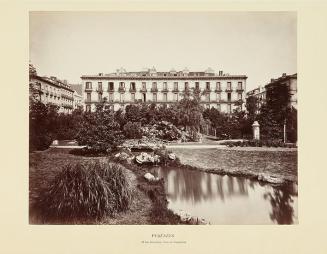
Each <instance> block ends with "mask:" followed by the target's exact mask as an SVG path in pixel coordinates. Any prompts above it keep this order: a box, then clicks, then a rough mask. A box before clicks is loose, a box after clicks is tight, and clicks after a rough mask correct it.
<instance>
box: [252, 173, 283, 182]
mask: <svg viewBox="0 0 327 254" xmlns="http://www.w3.org/2000/svg"><path fill="white" fill-rule="evenodd" d="M258 180H259V181H263V182H268V183H274V184H282V183H284V180H283V179H282V178H279V177H276V176H271V175H267V174H264V173H261V174H259V175H258Z"/></svg>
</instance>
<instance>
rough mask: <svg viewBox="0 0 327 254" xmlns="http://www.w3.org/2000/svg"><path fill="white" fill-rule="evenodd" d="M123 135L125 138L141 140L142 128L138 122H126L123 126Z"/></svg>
mask: <svg viewBox="0 0 327 254" xmlns="http://www.w3.org/2000/svg"><path fill="white" fill-rule="evenodd" d="M124 135H125V137H126V138H142V128H141V123H140V122H128V123H126V124H125V125H124Z"/></svg>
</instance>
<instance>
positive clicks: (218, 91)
mask: <svg viewBox="0 0 327 254" xmlns="http://www.w3.org/2000/svg"><path fill="white" fill-rule="evenodd" d="M222 91H223V90H221V88H216V90H215V92H216V93H221V92H222Z"/></svg>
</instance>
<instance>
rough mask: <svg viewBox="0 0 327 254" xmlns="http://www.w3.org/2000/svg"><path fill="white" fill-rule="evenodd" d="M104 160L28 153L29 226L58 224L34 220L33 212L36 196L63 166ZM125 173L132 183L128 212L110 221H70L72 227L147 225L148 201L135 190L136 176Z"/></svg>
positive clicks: (54, 153) (131, 173)
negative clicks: (130, 202)
mask: <svg viewBox="0 0 327 254" xmlns="http://www.w3.org/2000/svg"><path fill="white" fill-rule="evenodd" d="M104 159H105V158H103V157H102V158H101V157H98V158H94V157H93V158H92V157H82V156H75V155H71V154H68V153H67V152H62V151H59V150H55V149H49V150H48V151H43V152H34V153H30V162H29V163H30V172H29V201H30V214H29V215H30V224H56V223H58V224H61V223H60V222H52V221H46V220H45V219H44V218H38V217H37V216H36V215H35V212H34V210H33V204H34V202H36V198H37V196H38V194H39V193H40V192H41V191H42V190H43V188H45V187H47V184H48V183H49V181H50V180H51V179H52V178H53V177H54V176H55V175H56V173H58V172H59V171H60V170H61V169H62V167H63V166H64V165H65V164H69V163H76V162H81V161H90V160H92V161H93V160H104ZM126 174H127V176H128V177H129V178H130V180H131V182H132V189H133V199H132V204H131V206H130V209H129V210H128V211H126V212H122V213H119V214H117V215H116V216H115V217H114V218H112V217H107V218H104V219H103V220H101V221H83V222H81V221H72V222H71V223H72V224H75V223H76V224H82V223H86V224H129V225H131V224H150V211H151V209H152V202H151V200H150V198H149V197H148V196H147V195H146V194H145V193H144V192H143V191H141V190H140V189H139V188H137V184H138V182H137V179H136V178H137V176H136V175H135V174H134V173H133V172H132V171H130V170H128V169H126Z"/></svg>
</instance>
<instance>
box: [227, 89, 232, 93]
mask: <svg viewBox="0 0 327 254" xmlns="http://www.w3.org/2000/svg"><path fill="white" fill-rule="evenodd" d="M225 92H227V93H230V92H233V89H232V88H227V89H226V90H225Z"/></svg>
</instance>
